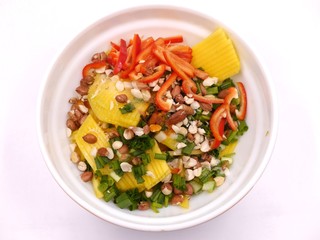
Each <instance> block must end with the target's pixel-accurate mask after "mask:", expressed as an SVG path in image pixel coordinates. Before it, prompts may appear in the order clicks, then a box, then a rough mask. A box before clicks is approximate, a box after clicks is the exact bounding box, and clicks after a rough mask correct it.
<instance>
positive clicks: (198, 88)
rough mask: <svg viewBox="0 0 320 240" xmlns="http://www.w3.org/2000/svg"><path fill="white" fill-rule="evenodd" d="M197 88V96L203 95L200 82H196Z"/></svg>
mask: <svg viewBox="0 0 320 240" xmlns="http://www.w3.org/2000/svg"><path fill="white" fill-rule="evenodd" d="M196 86H197V92H196V93H197V94H199V93H201V87H200V82H199V81H196Z"/></svg>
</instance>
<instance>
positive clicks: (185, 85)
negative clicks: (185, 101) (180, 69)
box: [182, 79, 224, 104]
mask: <svg viewBox="0 0 320 240" xmlns="http://www.w3.org/2000/svg"><path fill="white" fill-rule="evenodd" d="M182 91H183V92H184V93H185V94H187V95H192V97H193V98H194V99H195V100H197V101H198V102H203V103H210V104H212V103H218V104H221V103H224V99H221V98H217V97H215V96H213V95H207V96H201V95H199V94H195V92H196V91H197V85H196V83H195V82H194V81H193V80H191V79H189V80H184V81H183V82H182Z"/></svg>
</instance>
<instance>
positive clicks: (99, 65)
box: [82, 61, 107, 77]
mask: <svg viewBox="0 0 320 240" xmlns="http://www.w3.org/2000/svg"><path fill="white" fill-rule="evenodd" d="M105 66H107V63H106V61H97V62H92V63H89V64H87V65H86V66H85V67H84V68H83V69H82V77H86V76H88V75H90V71H91V70H92V69H99V68H102V67H105Z"/></svg>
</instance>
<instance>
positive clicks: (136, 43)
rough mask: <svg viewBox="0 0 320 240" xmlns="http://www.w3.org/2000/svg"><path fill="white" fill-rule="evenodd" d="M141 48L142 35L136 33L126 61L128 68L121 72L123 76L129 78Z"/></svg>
mask: <svg viewBox="0 0 320 240" xmlns="http://www.w3.org/2000/svg"><path fill="white" fill-rule="evenodd" d="M140 49H141V39H140V36H139V35H138V34H134V36H133V40H132V45H131V53H130V56H128V57H127V61H126V63H127V65H128V68H127V69H126V70H125V71H123V72H121V73H120V76H121V78H127V77H128V75H129V73H130V72H131V71H132V70H133V69H134V68H135V63H136V59H137V56H138V54H139V52H140ZM129 58H131V59H129ZM129 61H130V62H129Z"/></svg>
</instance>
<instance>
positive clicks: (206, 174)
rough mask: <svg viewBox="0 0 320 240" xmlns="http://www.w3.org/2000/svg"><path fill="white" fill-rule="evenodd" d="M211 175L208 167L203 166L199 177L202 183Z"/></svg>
mask: <svg viewBox="0 0 320 240" xmlns="http://www.w3.org/2000/svg"><path fill="white" fill-rule="evenodd" d="M212 175H213V173H212V172H211V171H210V170H209V169H208V168H203V169H202V172H201V175H200V176H199V179H200V181H201V182H202V183H205V182H207V181H208V180H209V179H210V177H211V176H212Z"/></svg>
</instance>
